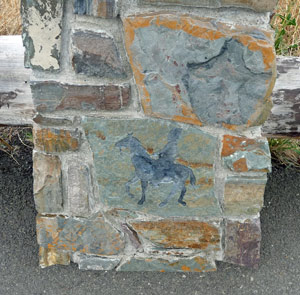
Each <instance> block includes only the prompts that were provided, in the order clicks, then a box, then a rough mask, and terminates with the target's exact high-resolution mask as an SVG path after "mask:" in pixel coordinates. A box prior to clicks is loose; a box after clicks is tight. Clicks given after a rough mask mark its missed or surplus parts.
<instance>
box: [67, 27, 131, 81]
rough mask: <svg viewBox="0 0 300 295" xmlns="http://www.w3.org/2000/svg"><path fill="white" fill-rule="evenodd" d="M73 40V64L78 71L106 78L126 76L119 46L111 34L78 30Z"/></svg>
mask: <svg viewBox="0 0 300 295" xmlns="http://www.w3.org/2000/svg"><path fill="white" fill-rule="evenodd" d="M72 42H73V58H72V64H73V67H74V70H75V72H76V73H82V74H85V75H87V76H97V77H105V78H125V77H126V73H125V69H124V66H123V64H122V61H121V58H120V54H119V51H118V48H117V46H116V44H115V42H114V40H113V39H112V38H111V37H110V36H108V35H106V34H104V33H95V32H91V31H76V32H75V33H73V35H72Z"/></svg>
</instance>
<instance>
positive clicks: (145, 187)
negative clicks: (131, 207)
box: [138, 180, 148, 205]
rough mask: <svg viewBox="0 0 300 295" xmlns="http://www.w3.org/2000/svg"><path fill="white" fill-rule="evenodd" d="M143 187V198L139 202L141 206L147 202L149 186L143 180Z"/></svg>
mask: <svg viewBox="0 0 300 295" xmlns="http://www.w3.org/2000/svg"><path fill="white" fill-rule="evenodd" d="M141 185H142V198H141V199H140V200H139V202H138V204H139V205H143V204H144V202H145V200H146V189H147V186H148V181H145V180H141Z"/></svg>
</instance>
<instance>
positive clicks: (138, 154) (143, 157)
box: [115, 128, 196, 207]
mask: <svg viewBox="0 0 300 295" xmlns="http://www.w3.org/2000/svg"><path fill="white" fill-rule="evenodd" d="M180 134H181V129H179V128H174V129H172V130H171V131H170V133H169V135H168V143H167V144H166V146H165V147H164V148H163V149H162V150H161V151H159V152H158V153H156V154H155V155H156V157H157V159H153V158H151V156H150V155H149V154H148V152H147V151H146V149H145V148H144V147H143V145H142V144H141V142H140V141H139V140H138V139H137V138H136V137H134V136H132V134H128V135H127V136H126V137H125V138H123V139H121V140H120V141H118V142H117V143H116V144H115V146H116V147H118V148H119V149H120V152H121V151H122V148H123V147H125V148H128V149H129V150H130V156H131V162H132V164H133V166H134V168H135V175H134V177H133V178H132V179H131V180H129V181H128V182H127V183H126V192H127V193H128V195H129V196H130V197H132V198H133V197H134V195H133V194H132V193H131V192H130V186H131V185H132V184H134V183H135V182H137V181H138V180H140V181H141V186H142V198H141V199H140V200H139V202H138V204H139V205H143V204H144V202H145V200H146V190H147V187H148V184H149V183H150V184H151V185H153V186H155V187H157V186H159V184H161V183H173V187H172V190H171V192H170V194H169V195H168V196H167V198H166V199H165V200H164V201H162V202H161V203H160V204H159V207H164V206H166V205H167V204H168V201H169V200H170V199H171V198H172V197H173V196H174V195H175V194H176V193H177V192H178V191H180V196H179V199H178V202H179V203H180V204H181V205H183V206H186V202H185V201H183V198H184V195H185V193H186V187H185V182H186V180H187V179H188V178H189V177H190V183H191V184H192V185H195V183H196V178H195V175H194V173H193V171H192V169H190V168H188V167H186V166H184V165H181V164H177V163H174V161H175V158H176V155H177V142H178V139H179V137H180Z"/></svg>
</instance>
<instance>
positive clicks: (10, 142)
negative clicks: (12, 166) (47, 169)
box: [0, 126, 33, 165]
mask: <svg viewBox="0 0 300 295" xmlns="http://www.w3.org/2000/svg"><path fill="white" fill-rule="evenodd" d="M22 138H23V139H22ZM22 146H25V147H26V148H29V149H33V140H32V127H12V126H3V127H0V152H3V153H5V154H7V155H9V156H10V157H11V158H12V159H13V160H14V161H15V162H16V163H17V164H18V165H20V163H19V161H18V160H17V157H18V154H19V151H20V149H21V148H22Z"/></svg>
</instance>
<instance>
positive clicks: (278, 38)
mask: <svg viewBox="0 0 300 295" xmlns="http://www.w3.org/2000/svg"><path fill="white" fill-rule="evenodd" d="M271 26H272V28H273V29H274V30H275V49H276V54H278V55H290V56H300V30H299V27H300V2H299V0H279V2H278V5H277V8H276V12H275V14H274V15H273V17H272V19H271Z"/></svg>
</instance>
